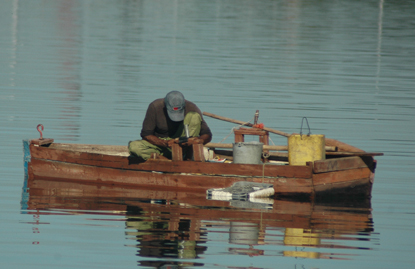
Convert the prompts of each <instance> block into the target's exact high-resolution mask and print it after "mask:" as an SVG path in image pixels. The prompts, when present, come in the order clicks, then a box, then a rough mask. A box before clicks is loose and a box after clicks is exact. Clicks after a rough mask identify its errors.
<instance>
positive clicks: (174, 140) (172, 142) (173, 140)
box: [167, 138, 179, 148]
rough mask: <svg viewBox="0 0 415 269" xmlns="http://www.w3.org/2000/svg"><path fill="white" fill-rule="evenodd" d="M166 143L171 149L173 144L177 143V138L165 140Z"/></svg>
mask: <svg viewBox="0 0 415 269" xmlns="http://www.w3.org/2000/svg"><path fill="white" fill-rule="evenodd" d="M167 143H168V147H169V148H171V147H172V146H173V144H177V143H179V139H178V138H173V139H170V140H167Z"/></svg>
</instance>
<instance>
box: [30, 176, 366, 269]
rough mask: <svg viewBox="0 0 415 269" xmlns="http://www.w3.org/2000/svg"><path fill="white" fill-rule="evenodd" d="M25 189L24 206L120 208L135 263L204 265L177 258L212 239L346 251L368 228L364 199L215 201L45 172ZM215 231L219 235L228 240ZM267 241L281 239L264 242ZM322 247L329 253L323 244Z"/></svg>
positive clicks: (258, 251) (251, 250) (303, 251)
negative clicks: (84, 181)
mask: <svg viewBox="0 0 415 269" xmlns="http://www.w3.org/2000/svg"><path fill="white" fill-rule="evenodd" d="M25 190H26V192H24V194H23V199H22V206H23V209H25V211H27V212H31V211H36V212H38V213H37V214H39V215H42V214H62V213H63V212H65V213H68V212H70V213H71V214H72V213H73V214H100V215H106V214H110V215H120V216H123V219H122V220H123V221H125V225H126V232H125V234H126V237H127V239H130V240H131V242H133V243H131V244H127V246H129V247H134V248H137V255H138V256H140V257H142V258H140V260H139V265H142V266H153V267H156V268H181V267H185V266H203V264H202V263H188V262H187V263H184V262H183V263H180V262H177V260H182V259H183V260H186V261H188V260H189V259H198V258H200V257H201V256H202V255H204V254H206V252H207V251H209V250H210V249H208V245H209V244H208V242H209V241H210V242H211V241H217V240H219V241H220V242H219V243H218V244H221V247H223V246H225V247H226V249H227V251H228V252H229V254H236V255H249V256H261V255H268V256H269V255H271V256H287V257H297V258H312V259H325V258H328V259H349V258H350V257H348V255H350V254H345V253H344V251H342V250H344V249H359V250H361V249H362V248H365V247H364V246H363V247H362V245H361V243H360V242H361V241H370V240H371V234H372V232H373V231H374V229H373V220H372V215H371V205H370V200H365V201H357V202H354V204H353V203H351V202H350V201H348V202H347V204H346V203H344V202H339V203H327V202H326V203H323V202H310V201H290V200H273V199H265V200H260V201H256V202H254V203H253V202H251V203H249V202H246V201H215V200H207V199H206V197H205V194H203V193H190V192H189V193H184V192H169V191H154V190H151V189H133V188H121V187H111V186H96V185H87V184H80V183H76V182H64V181H59V180H58V179H46V178H29V179H28V180H27V188H26V189H25ZM218 235H220V238H223V237H224V236H225V238H226V241H225V242H223V239H218V238H217V237H218ZM215 243H216V242H215ZM269 245H274V246H282V247H278V248H276V247H274V248H272V249H274V250H270V247H268V246H269ZM266 246H267V247H266ZM281 248H282V249H283V250H282V251H281ZM327 248H330V252H329V253H325V252H324V250H325V249H327ZM366 248H367V249H370V247H366ZM276 249H278V251H277V250H276ZM211 251H216V250H211ZM268 251H269V253H267V252H268ZM155 258H157V259H155ZM171 259H173V260H174V261H171Z"/></svg>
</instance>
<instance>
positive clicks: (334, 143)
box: [203, 112, 365, 152]
mask: <svg viewBox="0 0 415 269" xmlns="http://www.w3.org/2000/svg"><path fill="white" fill-rule="evenodd" d="M203 115H205V116H208V117H211V118H215V119H218V120H223V121H227V122H232V123H235V124H239V125H244V126H249V127H253V124H251V123H246V122H243V121H239V120H234V119H230V118H226V117H222V116H218V115H215V114H212V113H209V112H203ZM263 130H265V131H268V132H270V133H274V134H277V135H282V136H285V137H289V136H290V134H289V133H285V132H282V131H278V130H275V129H271V128H267V127H264V128H263ZM325 141H326V146H331V147H337V149H338V150H339V151H349V152H365V151H364V150H361V149H359V148H357V147H354V146H351V145H349V144H346V143H343V142H340V141H338V140H335V139H331V138H325Z"/></svg>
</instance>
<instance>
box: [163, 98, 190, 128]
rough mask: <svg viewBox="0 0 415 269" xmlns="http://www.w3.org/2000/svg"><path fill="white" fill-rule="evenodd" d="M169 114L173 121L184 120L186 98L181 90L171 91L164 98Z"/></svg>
mask: <svg viewBox="0 0 415 269" xmlns="http://www.w3.org/2000/svg"><path fill="white" fill-rule="evenodd" d="M164 103H165V105H166V109H167V114H168V115H169V118H170V119H171V120H172V121H182V120H183V119H184V107H185V104H186V102H185V100H184V96H183V94H182V93H181V92H178V91H172V92H169V93H168V94H167V95H166V97H165V98H164Z"/></svg>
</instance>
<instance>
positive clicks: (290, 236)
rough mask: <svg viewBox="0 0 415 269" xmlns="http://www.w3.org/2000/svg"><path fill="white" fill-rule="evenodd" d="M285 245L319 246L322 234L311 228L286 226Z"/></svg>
mask: <svg viewBox="0 0 415 269" xmlns="http://www.w3.org/2000/svg"><path fill="white" fill-rule="evenodd" d="M284 245H289V246H318V245H320V235H319V234H318V233H312V232H311V231H310V230H309V229H300V228H286V229H285V234H284Z"/></svg>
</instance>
